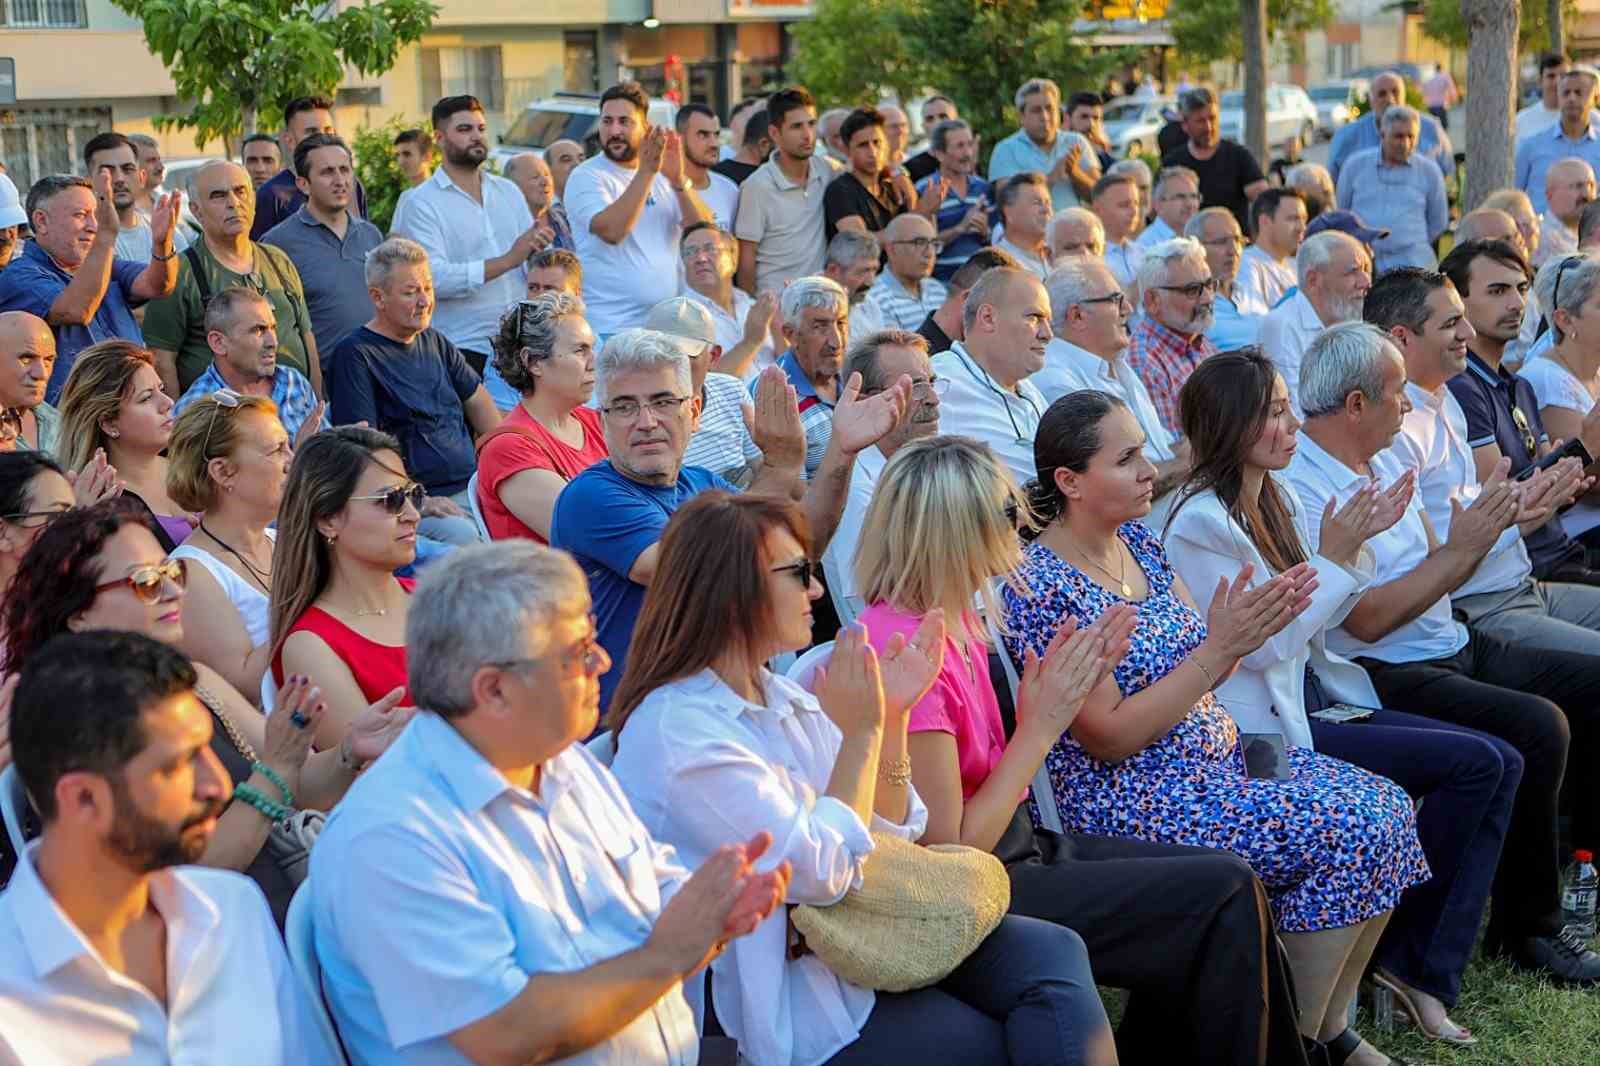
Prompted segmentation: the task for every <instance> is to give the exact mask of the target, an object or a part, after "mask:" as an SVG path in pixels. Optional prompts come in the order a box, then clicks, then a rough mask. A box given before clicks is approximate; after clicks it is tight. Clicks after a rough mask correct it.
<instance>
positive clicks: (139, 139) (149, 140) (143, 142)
mask: <svg viewBox="0 0 1600 1066" xmlns="http://www.w3.org/2000/svg"><path fill="white" fill-rule="evenodd" d="M128 140H130V141H132V142H133V143H134V144H137V145H138V146H139V147H140V148H160V147H161V142H160V141H157V140H156V139H155V138H154V137H152V136H150V135H149V134H148V133H130V134H128Z"/></svg>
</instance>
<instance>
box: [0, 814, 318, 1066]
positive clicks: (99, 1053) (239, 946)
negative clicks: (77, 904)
mask: <svg viewBox="0 0 1600 1066" xmlns="http://www.w3.org/2000/svg"><path fill="white" fill-rule="evenodd" d="M37 850H38V845H37V844H35V845H34V846H33V847H32V848H30V849H29V850H28V852H27V853H26V854H24V855H22V856H21V857H19V858H18V860H17V869H16V873H15V874H13V875H12V878H11V884H10V887H8V888H7V889H6V891H5V893H4V894H0V1063H6V1064H7V1066H13V1064H16V1066H87V1064H90V1063H95V1064H100V1063H105V1064H110V1063H116V1064H117V1066H216V1064H218V1063H228V1064H229V1066H300V1064H302V1063H331V1062H334V1061H336V1060H335V1055H336V1054H337V1052H336V1051H335V1050H334V1049H333V1048H330V1047H328V1045H327V1043H326V1041H325V1040H324V1039H323V1036H322V1030H321V1028H320V1027H319V1026H318V1024H317V1022H316V1021H315V1016H314V1015H313V1014H312V1013H311V1005H310V1003H309V1002H308V1001H307V999H306V991H305V986H304V985H303V984H301V982H300V980H299V978H298V977H297V976H296V975H295V973H294V971H293V970H291V969H290V968H289V959H288V956H287V955H285V954H284V950H283V940H282V938H281V937H280V936H279V935H278V929H277V927H276V926H275V925H274V924H273V921H272V912H271V911H270V910H268V909H267V900H266V897H264V896H263V895H262V894H261V890H260V889H259V888H257V887H256V885H255V882H253V881H251V880H249V879H248V878H246V877H244V876H243V875H242V874H236V873H233V872H231V871H227V870H212V869H207V868H205V867H200V866H180V867H172V868H169V869H165V870H160V871H157V872H156V873H155V874H152V875H151V877H150V903H151V905H152V906H153V907H155V909H156V910H157V911H159V912H160V914H161V919H162V921H163V922H164V923H165V924H166V971H167V972H166V977H167V989H166V1005H165V1006H162V1004H161V1003H160V1002H158V1001H157V1000H156V998H155V997H154V996H152V995H151V994H150V990H149V989H147V988H146V987H145V986H144V985H142V984H139V983H138V982H137V981H134V980H133V979H131V978H129V977H127V976H126V975H124V974H122V973H121V972H119V971H117V970H113V969H112V968H111V967H109V966H107V965H106V964H105V961H104V960H103V959H101V957H100V954H99V952H97V951H96V950H95V949H94V947H93V946H91V945H90V943H89V941H88V940H87V939H86V938H85V937H84V935H83V933H81V932H80V931H79V930H78V928H77V927H76V926H74V925H73V924H72V922H71V920H70V919H69V918H68V917H67V915H66V913H65V912H63V911H62V909H61V908H60V906H59V905H58V904H57V903H56V901H55V899H54V898H53V897H52V896H51V895H50V891H49V889H48V888H46V887H45V885H44V882H43V881H41V880H40V879H39V875H38V873H37V872H36V871H35V870H34V868H33V855H34V853H35V852H37Z"/></svg>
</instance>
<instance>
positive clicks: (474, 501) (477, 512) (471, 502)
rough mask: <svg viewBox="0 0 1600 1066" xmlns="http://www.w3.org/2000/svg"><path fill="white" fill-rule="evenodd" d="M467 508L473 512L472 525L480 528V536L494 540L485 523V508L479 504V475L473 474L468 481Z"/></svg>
mask: <svg viewBox="0 0 1600 1066" xmlns="http://www.w3.org/2000/svg"><path fill="white" fill-rule="evenodd" d="M467 506H468V508H469V509H470V510H471V511H472V524H473V525H475V526H477V527H478V536H480V537H482V538H483V539H484V540H493V539H494V538H493V537H491V536H489V527H488V526H486V525H484V523H483V508H482V507H481V506H480V505H479V503H478V475H477V474H473V475H472V477H470V478H468V479H467Z"/></svg>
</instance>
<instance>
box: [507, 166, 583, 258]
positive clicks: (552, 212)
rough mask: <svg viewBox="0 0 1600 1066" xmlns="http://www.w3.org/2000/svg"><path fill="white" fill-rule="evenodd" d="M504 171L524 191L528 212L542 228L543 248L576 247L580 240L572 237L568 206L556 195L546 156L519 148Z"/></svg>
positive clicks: (554, 181)
mask: <svg viewBox="0 0 1600 1066" xmlns="http://www.w3.org/2000/svg"><path fill="white" fill-rule="evenodd" d="M501 173H502V174H504V175H505V177H506V180H508V181H510V182H512V183H513V184H515V185H516V187H517V188H518V190H520V191H521V193H522V199H523V202H525V203H526V204H527V205H528V214H529V215H531V216H532V217H533V224H534V226H535V227H536V228H538V229H539V230H540V231H541V232H540V236H541V237H542V239H543V241H544V244H543V246H542V247H541V248H540V251H543V250H544V249H545V248H562V249H565V250H566V251H569V252H570V251H573V250H575V249H576V248H577V243H576V242H575V241H574V240H573V238H572V223H571V222H570V221H568V219H567V209H566V208H565V207H564V206H562V204H561V203H560V201H558V200H557V199H556V196H555V192H556V180H555V178H554V177H553V176H552V175H551V173H550V164H548V163H546V162H545V161H544V157H543V156H541V155H540V154H539V153H538V152H518V153H517V154H516V155H514V156H512V157H511V158H510V159H508V160H506V165H505V169H504V170H503V171H501Z"/></svg>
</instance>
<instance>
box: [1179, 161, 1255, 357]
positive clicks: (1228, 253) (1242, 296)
mask: <svg viewBox="0 0 1600 1066" xmlns="http://www.w3.org/2000/svg"><path fill="white" fill-rule="evenodd" d="M1271 191H1272V190H1270V189H1269V190H1268V192H1271ZM1265 195H1267V194H1266V193H1262V194H1261V196H1265ZM1261 196H1258V197H1256V199H1257V200H1260V199H1261ZM1183 235H1184V236H1185V237H1189V238H1191V239H1193V240H1196V241H1199V242H1200V247H1201V248H1203V249H1205V253H1206V266H1208V267H1210V268H1211V280H1212V281H1214V282H1216V287H1217V291H1216V295H1215V296H1213V297H1212V298H1211V325H1210V327H1209V328H1207V329H1206V340H1208V341H1210V342H1211V344H1212V346H1213V347H1215V348H1216V350H1217V351H1219V352H1231V351H1234V350H1235V349H1238V348H1244V347H1247V346H1249V345H1252V344H1256V343H1258V342H1259V341H1260V340H1261V323H1262V322H1264V321H1266V318H1267V313H1268V312H1269V311H1270V310H1271V308H1270V307H1268V306H1267V304H1266V303H1265V302H1264V301H1263V300H1262V299H1261V297H1260V296H1259V295H1258V294H1256V293H1253V292H1249V291H1247V290H1245V289H1242V288H1240V286H1239V262H1240V259H1241V258H1242V257H1241V255H1240V249H1242V248H1244V234H1243V233H1241V232H1240V231H1239V220H1238V219H1236V218H1234V217H1233V212H1232V211H1229V210H1228V209H1227V208H1226V207H1207V208H1203V209H1202V210H1201V211H1200V213H1199V214H1197V215H1195V216H1194V217H1193V218H1191V219H1190V220H1189V224H1188V225H1187V226H1185V227H1183Z"/></svg>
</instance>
